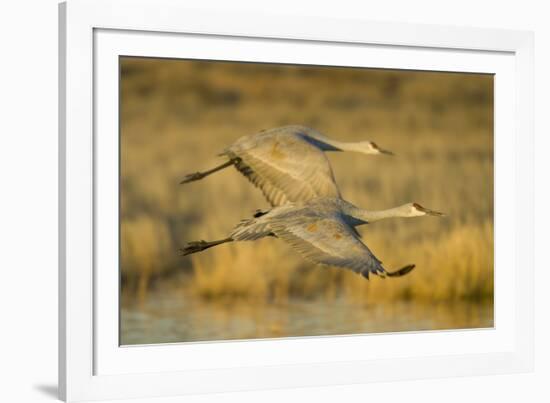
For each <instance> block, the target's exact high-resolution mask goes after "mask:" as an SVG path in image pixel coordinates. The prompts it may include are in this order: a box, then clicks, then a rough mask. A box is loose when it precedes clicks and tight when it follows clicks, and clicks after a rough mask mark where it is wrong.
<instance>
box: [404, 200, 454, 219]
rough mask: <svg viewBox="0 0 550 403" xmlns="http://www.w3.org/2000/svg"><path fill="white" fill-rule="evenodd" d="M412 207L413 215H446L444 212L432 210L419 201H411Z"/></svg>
mask: <svg viewBox="0 0 550 403" xmlns="http://www.w3.org/2000/svg"><path fill="white" fill-rule="evenodd" d="M410 208H411V217H418V216H424V215H433V216H438V217H442V216H444V215H445V214H443V213H440V212H439V211H435V210H430V209H428V208H426V207H423V206H421V205H420V204H418V203H411V205H410Z"/></svg>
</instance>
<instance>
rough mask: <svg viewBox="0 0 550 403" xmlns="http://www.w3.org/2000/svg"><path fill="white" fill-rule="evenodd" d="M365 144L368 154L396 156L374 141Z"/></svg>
mask: <svg viewBox="0 0 550 403" xmlns="http://www.w3.org/2000/svg"><path fill="white" fill-rule="evenodd" d="M363 143H364V144H365V148H366V150H365V153H366V154H384V155H394V153H392V152H391V151H389V150H385V149H383V148H380V147H378V144H376V143H375V142H374V141H365V142H363Z"/></svg>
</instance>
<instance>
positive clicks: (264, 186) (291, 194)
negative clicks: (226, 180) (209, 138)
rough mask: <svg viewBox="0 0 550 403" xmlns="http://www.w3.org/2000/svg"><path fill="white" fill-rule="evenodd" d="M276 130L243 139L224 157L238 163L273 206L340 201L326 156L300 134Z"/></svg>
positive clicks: (242, 171) (239, 167)
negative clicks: (323, 199) (324, 199)
mask: <svg viewBox="0 0 550 403" xmlns="http://www.w3.org/2000/svg"><path fill="white" fill-rule="evenodd" d="M276 130H277V129H274V130H270V131H267V132H264V133H259V134H256V135H253V136H248V137H245V138H243V139H241V140H239V141H238V142H237V143H235V144H234V145H233V146H231V147H229V148H228V149H227V150H226V151H225V154H227V155H228V156H229V157H231V158H236V159H237V161H238V162H237V163H236V164H235V167H236V168H237V169H238V170H239V171H240V172H241V173H242V174H243V175H244V176H246V177H247V178H248V179H249V180H250V181H251V182H252V183H253V184H254V185H255V186H257V187H258V188H260V189H261V190H262V192H263V194H264V196H265V197H266V199H267V200H268V202H269V203H270V204H271V205H272V206H280V205H283V204H286V203H288V202H305V201H307V200H310V199H313V198H316V197H322V196H324V197H339V196H340V192H339V190H338V187H337V186H336V182H335V180H334V174H333V172H332V168H331V166H330V162H329V160H328V159H327V157H326V155H325V153H324V152H323V151H321V150H320V149H319V148H317V147H316V146H315V145H313V144H311V143H308V142H307V141H305V140H304V139H303V137H302V136H300V135H299V133H294V132H292V131H290V132H289V131H276Z"/></svg>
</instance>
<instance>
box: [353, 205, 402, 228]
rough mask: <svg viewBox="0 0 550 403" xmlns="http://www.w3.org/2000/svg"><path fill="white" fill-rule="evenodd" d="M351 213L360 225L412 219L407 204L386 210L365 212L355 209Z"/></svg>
mask: <svg viewBox="0 0 550 403" xmlns="http://www.w3.org/2000/svg"><path fill="white" fill-rule="evenodd" d="M350 213H351V214H350V215H351V216H352V217H353V218H355V219H356V220H359V221H360V223H359V225H360V224H366V223H370V222H375V221H380V220H383V219H386V218H396V217H411V215H410V209H409V206H408V205H406V204H404V205H402V206H398V207H393V208H390V209H386V210H365V209H362V208H358V207H355V208H354V210H353V211H351V212H350Z"/></svg>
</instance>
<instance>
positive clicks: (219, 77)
mask: <svg viewBox="0 0 550 403" xmlns="http://www.w3.org/2000/svg"><path fill="white" fill-rule="evenodd" d="M492 92H493V77H492V76H489V75H476V74H454V73H436V72H434V73H431V72H410V71H390V70H366V69H346V68H329V69H326V68H314V67H301V66H276V65H257V64H241V63H220V62H216V63H209V62H193V61H178V60H161V59H137V58H123V59H122V61H121V97H122V98H121V232H120V236H121V239H120V240H121V274H122V297H123V300H124V301H133V300H140V301H145V303H147V302H148V301H149V302H151V298H160V297H158V295H162V294H164V295H165V296H166V295H168V294H169V295H170V298H171V299H170V301H171V302H170V304H171V306H175V302H174V301H176V300H177V299H181V301H184V303H185V304H191V303H192V304H193V307H194V308H193V309H194V312H195V313H196V315H199V314H200V313H202V314H203V315H205V316H204V318H203V319H204V320H206V319H205V318H207V317H208V316H207V313H208V312H210V313H212V312H214V313H212V315H214V317H216V316H215V315H221V313H220V309H221V308H216V309H214V308H212V307H213V306H215V304H217V303H219V302H220V301H225V302H224V304H230V305H231V306H232V307H233V308H234V309H235V311H234V312H233V311H232V312H233V313H234V314H235V315H237V317H240V318H241V319H240V320H241V322H239V323H240V324H239V325H238V326H237V325H236V324H234V323H233V322H231V320H233V319H231V316H230V315H229V314H227V315H229V316H227V317H226V316H224V318H225V319H224V320H223V321H220V322H219V326H220V329H222V330H223V329H225V330H223V332H229V333H230V332H232V331H233V330H231V329H237V328H239V327H243V330H242V331H239V332H240V333H239V332H236V333H235V334H236V337H241V336H242V337H245V336H246V337H260V336H261V337H264V336H265V337H269V336H273V335H285V334H302V333H305V334H307V332H312V333H314V334H316V332H317V333H319V334H321V333H323V332H325V330H322V329H321V330H319V331H317V330H315V329H313V328H311V329H313V330H311V329H310V330H308V329H309V328H307V326H309V325H307V324H308V323H309V322H307V321H305V322H299V323H302V324H303V326H304V328H303V329H302V328H299V329H298V328H297V329H294V330H292V329H291V328H290V327H291V326H297V325H296V324H295V323H289V321H288V318H287V317H286V316H285V315H291V316H292V315H299V312H301V311H300V309H306V308H292V306H294V305H292V304H294V303H297V302H296V301H302V302H299V303H300V304H302V303H303V304H306V305H307V304H308V303H309V302H315V303H316V304H320V303H331V304H334V306H338V307H340V306H342V308H341V309H343V310H344V311H342V312H344V313H343V314H342V315H344V316H345V315H348V314H349V315H351V313H350V312H351V311H349V310H345V309H348V308H344V306H347V305H341V304H344V302H345V304H352V305H353V306H360V307H372V306H373V305H374V304H378V305H380V306H383V305H384V304H386V305H387V306H390V305H391V306H394V305H392V304H396V303H403V304H405V306H406V307H412V306H416V305H418V306H420V305H422V304H423V305H430V304H444V303H451V302H452V303H458V302H460V301H467V302H464V304H466V303H467V304H472V303H476V304H483V306H487V307H489V308H488V311H489V312H492V311H491V309H492V299H493V273H494V271H493V218H492V217H493V135H492V133H493V105H492V103H493V95H492ZM286 124H303V125H307V126H311V127H314V128H315V129H318V130H320V131H321V132H323V133H325V134H326V135H327V136H329V137H331V138H334V139H338V140H342V141H356V140H371V141H375V142H376V143H378V144H379V145H380V146H381V147H383V148H386V149H389V150H391V151H393V152H394V153H395V154H396V156H395V157H384V156H365V155H361V154H357V153H330V154H328V157H329V159H330V161H331V164H332V166H333V170H334V173H335V176H336V181H337V183H338V185H339V187H340V189H341V192H342V195H343V197H344V198H345V199H346V200H348V201H350V202H352V203H354V204H356V205H357V206H361V207H364V208H367V209H372V210H376V209H384V208H389V207H393V206H397V205H400V204H403V203H406V202H418V203H420V204H421V205H423V206H425V207H428V208H430V209H434V210H438V211H443V212H445V213H446V214H447V216H446V217H444V218H438V217H419V218H409V219H395V220H385V221H380V222H376V223H372V224H369V225H365V226H362V227H360V228H359V231H360V232H361V234H362V235H363V240H364V242H365V243H366V244H367V245H368V246H369V248H370V249H371V250H372V251H373V252H374V254H375V255H376V256H377V257H378V258H379V259H380V260H382V261H383V262H384V264H385V266H386V267H387V268H388V269H389V270H391V269H396V268H399V267H402V266H404V265H406V264H409V263H414V264H416V266H417V267H416V269H415V270H414V271H413V272H411V273H410V274H409V275H407V276H405V277H403V278H396V279H385V280H383V279H380V278H377V277H374V278H371V280H370V281H366V280H364V279H363V278H362V277H360V276H358V275H356V274H354V273H353V272H350V271H347V270H343V269H338V268H333V267H322V266H316V265H313V264H311V263H309V262H307V261H305V260H304V259H303V258H302V257H301V256H300V255H298V254H297V253H296V252H294V251H293V250H292V249H291V248H290V247H289V246H287V245H286V244H285V243H284V242H282V241H281V240H278V239H275V238H269V239H263V240H261V241H256V242H241V243H235V244H225V245H221V246H218V247H215V248H212V249H209V250H207V251H204V252H202V253H198V254H195V255H192V256H187V257H180V256H178V255H177V249H178V248H179V247H181V246H183V245H184V244H185V243H186V242H188V241H195V240H200V239H205V240H213V239H220V238H224V237H226V236H227V235H228V233H229V231H230V230H231V228H232V227H233V226H234V225H235V224H237V223H238V222H239V220H241V219H243V218H247V217H250V215H251V214H252V213H253V212H254V211H255V210H256V209H258V208H266V207H267V202H266V201H265V200H264V199H263V197H262V195H261V192H260V191H259V190H258V189H255V188H254V187H253V186H252V185H250V184H249V183H248V181H247V180H246V179H245V178H243V177H242V176H241V175H240V174H239V173H238V172H237V171H236V170H235V169H234V168H229V169H225V170H223V171H221V172H218V173H216V174H214V175H212V176H210V177H208V178H205V179H204V180H201V181H198V182H195V183H190V184H187V185H184V186H181V185H179V181H180V180H181V179H182V178H183V177H184V176H185V175H186V174H189V173H192V172H196V171H200V170H204V169H208V168H212V167H213V166H215V165H217V164H219V163H221V162H223V160H222V159H220V158H219V157H216V155H217V154H218V153H219V152H220V151H221V150H223V149H224V148H225V147H226V146H228V145H229V144H231V143H232V142H234V141H235V140H236V139H237V138H239V137H240V136H243V135H246V134H250V133H254V132H257V131H259V130H261V129H267V128H271V127H277V126H281V125H286ZM169 290H170V291H169ZM153 295H154V297H153ZM136 297H138V298H136ZM331 301H332V302H331ZM337 301H339V302H337ZM342 301H344V302H342ZM212 304H214V305H212ZM250 304H252V306H258V311H257V312H256V313H254V314H253V315H252V313H251V315H252V316H253V318H254V321H253V322H250V323H251V324H250V325H249V327H247V328H246V329H245V327H246V326H245V324H244V323H245V322H246V321H247V320H248V319H250V318H249V317H248V316H247V315H248V313H245V311H246V312H248V310H247V309H249V308H250V307H249V308H246V309H244V308H243V310H240V308H238V307H244V306H249V305H250ZM185 306H187V305H185ZM283 306H284V307H285V308H284V309H283V308H280V311H277V310H276V309H279V308H277V307H283ZM433 306H435V305H433ZM469 306H470V305H469ZM259 307H263V308H261V309H262V311H261V312H263V313H262V314H261V315H260V314H259V313H258V312H260V308H259ZM136 309H137V308H136ZM140 309H141V308H140ZM143 309H145V308H143ZM159 309H160V308H155V315H157V316H158V315H160V313H159V312H160V311H159ZM224 309H225V308H224ZM307 309H309V308H307ZM338 309H340V308H338ZM354 309H358V308H354ZM388 309H389V308H388ZM392 309H393V308H392ZM407 309H408V308H407ZM434 309H435V308H434ZM453 309H455V308H453ZM453 309H451V310H449V311H445V312H447V313H446V314H448V315H455V313H456V318H458V319H456V321H453V319H452V318H450V317H449V318H447V319H446V320H443V319H441V320H440V321H439V322H438V323H443V322H444V323H445V324H444V325H441V326H443V327H452V326H453V324H456V326H465V325H466V324H468V325H480V326H484V325H491V324H492V313H491V314H490V316H487V318H486V319H483V317H478V316H476V315H478V311H475V312H476V313H475V314H474V313H472V312H474V311H471V310H468V311H467V312H466V311H464V312H462V311H461V313H457V312H458V311H456V310H453ZM263 310H265V312H264V311H263ZM283 311H284V312H283ZM455 311H456V312H455ZM143 312H144V311H139V309H138V311H137V313H138V314H142V313H143ZM239 312H241V313H239ZM438 312H439V311H438ZM442 312H443V311H441V312H439V313H437V312H436V313H434V315H435V316H437V317H439V318H443V317H444V314H443V313H442ZM449 312H450V313H449ZM465 312H466V313H465ZM240 314H242V315H244V316H242V317H241V316H239V315H240ZM264 314H265V315H264ZM224 315H225V314H224ZM269 315H272V316H273V317H270V318H271V319H270V318H268V317H267V316H269ZM283 316H284V317H285V318H286V319H283ZM197 317H198V316H197ZM298 317H299V316H298ZM189 318H190V317H187V319H189ZM247 318H248V319H247ZM319 318H321V316H319V317H318V318H317V319H319ZM464 318H466V319H467V320H466V319H465V320H463V321H462V319H464ZM480 318H481V319H480ZM122 319H123V334H124V326H130V325H128V324H127V323H131V322H125V321H124V320H125V317H124V315H123V317H122ZM140 320H141V319H140ZM143 320H144V319H143ZM189 320H191V319H189ZM197 320H199V319H197ZM235 320H236V319H235ZM297 320H298V321H299V320H300V319H297ZM373 320H374V319H373ZM209 321H210V323H218V322H216V319H209ZM319 321H320V322H319V323H318V324H317V325H318V326H321V327H322V326H325V325H324V324H323V323H321V322H322V320H321V319H319ZM132 323H133V322H132ZM140 323H141V322H140ZM182 323H183V322H182ZM186 323H187V322H186ZM231 323H233V324H232V325H231V326H233V327H232V328H231V329H229V328H227V327H224V326H230V324H231ZM246 323H248V322H246ZM365 323H366V322H363V324H362V326H367V325H365ZM369 323H371V322H369ZM422 323H424V322H422ZM317 325H316V326H317ZM189 326H191V327H193V328H194V329H195V330H196V331H198V330H197V329H201V326H204V328H205V329H206V327H207V326H206V325H205V322H202V319H201V321H199V322H196V323H193V324H190V325H189ZM285 326H288V329H287V328H286V327H285ZM311 326H313V325H311ZM335 326H336V325H335ZM369 326H370V325H369ZM373 326H374V325H373ZM388 326H390V325H388ZM392 326H393V327H392ZM419 326H420V325H418V326H417V325H415V324H414V323H413V322H407V321H401V322H397V321H396V322H395V323H394V324H393V325H391V326H390V327H388V329H394V328H395V329H413V328H419ZM437 326H439V325H436V324H429V325H426V327H427V328H431V327H433V328H436V327H437ZM270 329H271V330H270ZM323 329H324V328H323ZM361 329H363V330H364V329H367V327H362V328H361ZM368 329H371V327H368ZM372 329H379V328H377V327H372ZM384 329H385V328H384ZM222 330H219V332H222ZM333 330H334V331H336V332H339V331H344V330H346V331H353V328H352V327H351V324H350V323H348V322H346V321H343V319H342V322H341V323H340V324H338V325H337V327H335V328H334V329H333ZM128 331H130V330H128ZM205 331H206V330H205ZM212 332H213V333H212V334H210V333H208V334H206V333H205V334H203V335H202V336H201V335H200V334H198V335H197V334H194V335H191V334H187V333H186V334H185V335H184V334H183V333H182V334H181V335H180V336H174V337H175V340H191V339H194V338H198V339H201V337H202V338H205V339H215V338H216V337H217V338H224V334H225V333H224V334H218V333H216V332H215V331H214V330H212ZM293 332H294V333H293ZM229 333H227V334H229ZM325 333H326V332H325ZM231 334H233V333H231ZM136 337H137V336H136ZM178 337H179V339H178ZM227 337H229V336H227ZM132 340H134V339H132ZM135 340H141V339H139V338H137V339H135ZM147 340H149V339H145V341H147ZM159 340H164V338H162V337H161V338H159Z"/></svg>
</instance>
